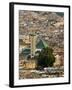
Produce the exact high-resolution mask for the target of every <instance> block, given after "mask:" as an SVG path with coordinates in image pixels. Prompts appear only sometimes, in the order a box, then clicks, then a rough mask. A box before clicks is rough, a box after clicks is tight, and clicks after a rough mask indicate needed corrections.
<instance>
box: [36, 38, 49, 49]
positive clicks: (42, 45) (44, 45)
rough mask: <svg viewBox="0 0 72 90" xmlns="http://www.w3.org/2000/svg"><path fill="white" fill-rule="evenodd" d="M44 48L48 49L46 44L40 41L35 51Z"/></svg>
mask: <svg viewBox="0 0 72 90" xmlns="http://www.w3.org/2000/svg"><path fill="white" fill-rule="evenodd" d="M46 47H48V44H47V43H46V42H45V41H44V40H41V39H40V41H39V42H38V43H37V45H36V48H37V49H42V48H46Z"/></svg>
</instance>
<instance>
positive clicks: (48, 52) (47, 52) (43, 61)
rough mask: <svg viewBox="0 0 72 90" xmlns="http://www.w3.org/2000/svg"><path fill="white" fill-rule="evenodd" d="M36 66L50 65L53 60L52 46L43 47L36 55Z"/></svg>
mask: <svg viewBox="0 0 72 90" xmlns="http://www.w3.org/2000/svg"><path fill="white" fill-rule="evenodd" d="M37 61H38V63H37V64H38V67H42V68H44V67H52V66H53V63H54V62H55V57H54V55H53V49H52V48H49V47H47V48H43V49H42V51H41V52H40V53H39V55H38V57H37Z"/></svg>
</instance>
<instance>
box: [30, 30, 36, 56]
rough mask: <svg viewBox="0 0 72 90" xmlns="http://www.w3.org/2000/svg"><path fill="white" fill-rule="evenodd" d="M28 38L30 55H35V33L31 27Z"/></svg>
mask: <svg viewBox="0 0 72 90" xmlns="http://www.w3.org/2000/svg"><path fill="white" fill-rule="evenodd" d="M30 40H31V57H33V56H35V50H36V34H35V31H34V30H33V29H31V32H30Z"/></svg>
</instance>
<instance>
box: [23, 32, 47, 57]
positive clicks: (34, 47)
mask: <svg viewBox="0 0 72 90" xmlns="http://www.w3.org/2000/svg"><path fill="white" fill-rule="evenodd" d="M29 37H30V42H31V43H30V48H24V49H23V50H22V52H23V54H24V56H25V57H26V58H27V57H28V56H29V55H30V57H31V58H32V57H34V56H35V55H36V52H38V51H41V50H42V49H43V48H46V47H48V44H47V43H46V42H45V41H44V40H43V39H41V38H40V39H39V41H38V42H37V39H38V38H37V34H36V33H35V31H34V30H32V31H31V32H30V34H29Z"/></svg>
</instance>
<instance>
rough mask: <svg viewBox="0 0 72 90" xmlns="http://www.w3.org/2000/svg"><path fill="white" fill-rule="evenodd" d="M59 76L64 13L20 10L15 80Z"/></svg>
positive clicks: (60, 72) (61, 58)
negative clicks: (17, 61)
mask: <svg viewBox="0 0 72 90" xmlns="http://www.w3.org/2000/svg"><path fill="white" fill-rule="evenodd" d="M51 50H52V52H51ZM43 51H44V52H45V53H46V55H47V56H48V57H47V56H45V53H43ZM47 52H48V53H47ZM50 52H51V53H50ZM49 53H50V55H51V56H49ZM41 54H43V55H42V56H44V57H45V58H44V57H43V58H44V59H43V58H40V55H41ZM42 56H41V57H42ZM49 57H50V58H49ZM51 57H53V58H51ZM47 59H48V60H47ZM51 59H52V61H53V63H50V61H51ZM40 60H41V61H40ZM42 60H43V61H42ZM45 60H47V61H46V62H47V63H45ZM42 63H44V65H43V64H42ZM49 63H50V64H49ZM63 76H64V13H63V12H45V11H25V10H20V11H19V79H24V78H53V77H63Z"/></svg>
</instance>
